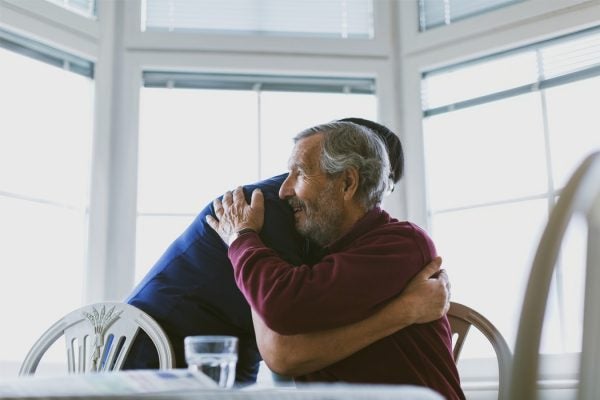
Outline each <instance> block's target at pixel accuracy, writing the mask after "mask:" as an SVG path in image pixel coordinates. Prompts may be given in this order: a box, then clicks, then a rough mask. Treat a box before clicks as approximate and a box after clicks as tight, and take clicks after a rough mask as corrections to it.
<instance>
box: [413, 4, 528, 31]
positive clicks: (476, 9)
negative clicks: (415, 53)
mask: <svg viewBox="0 0 600 400" xmlns="http://www.w3.org/2000/svg"><path fill="white" fill-rule="evenodd" d="M521 1H523V0H418V2H419V27H420V29H421V31H426V30H428V29H431V28H435V27H438V26H442V25H449V24H451V23H453V22H455V21H458V20H461V19H465V18H470V17H474V16H476V15H480V14H484V13H487V12H490V11H493V10H496V9H498V8H501V7H505V6H508V5H511V4H514V3H520V2H521Z"/></svg>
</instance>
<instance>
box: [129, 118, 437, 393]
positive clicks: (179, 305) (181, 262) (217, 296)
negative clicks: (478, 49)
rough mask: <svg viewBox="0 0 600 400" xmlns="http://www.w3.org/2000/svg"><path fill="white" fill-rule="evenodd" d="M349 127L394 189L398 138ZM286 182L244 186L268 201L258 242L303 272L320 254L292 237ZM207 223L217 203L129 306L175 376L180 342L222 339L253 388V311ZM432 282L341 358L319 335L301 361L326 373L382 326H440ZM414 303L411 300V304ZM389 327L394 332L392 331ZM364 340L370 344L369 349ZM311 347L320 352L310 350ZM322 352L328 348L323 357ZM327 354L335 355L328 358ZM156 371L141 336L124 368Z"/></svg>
mask: <svg viewBox="0 0 600 400" xmlns="http://www.w3.org/2000/svg"><path fill="white" fill-rule="evenodd" d="M345 121H349V122H354V123H358V124H360V125H363V126H366V127H367V128H370V129H372V130H373V131H374V132H376V133H377V134H378V136H379V137H381V138H382V139H383V141H384V142H385V144H386V147H387V150H388V152H389V157H390V164H391V175H390V184H391V185H393V183H395V182H398V180H399V179H400V177H401V176H402V173H403V164H404V159H403V152H402V146H401V144H400V141H399V139H398V138H397V136H396V135H395V134H394V133H393V132H391V131H390V130H389V129H387V128H386V127H384V126H383V125H380V124H377V123H375V122H372V121H368V120H363V119H358V118H347V119H345ZM286 177H287V174H282V175H279V176H275V177H272V178H269V179H266V180H263V181H261V182H258V183H254V184H251V185H246V186H244V192H245V194H246V195H247V196H249V194H250V193H252V192H253V191H254V189H257V188H258V189H261V191H262V193H263V195H264V200H265V222H264V227H263V229H262V230H261V235H260V236H261V239H262V240H263V242H264V243H265V244H266V245H267V246H268V247H270V248H272V249H274V250H275V251H277V253H278V254H279V256H280V257H282V258H283V259H284V260H286V261H287V262H289V263H290V264H293V265H300V264H302V263H303V262H307V261H310V260H311V259H314V258H315V257H318V256H317V255H316V254H317V253H318V251H319V249H318V248H317V247H316V246H314V245H313V244H312V243H310V242H308V241H307V240H305V239H303V238H301V237H300V236H299V234H298V233H297V232H296V231H295V229H294V220H293V214H292V210H291V209H290V207H289V205H288V204H287V202H285V201H282V200H281V199H279V194H278V192H279V188H280V186H281V184H282V182H283V181H284V180H285V179H286ZM248 200H249V198H248ZM207 215H212V216H214V215H215V213H214V209H213V205H212V202H211V204H209V205H207V206H206V207H205V208H204V209H203V210H202V211H201V212H200V213H199V214H198V216H197V217H196V218H195V219H194V221H193V222H192V223H191V225H190V226H189V227H188V228H187V229H186V230H185V231H184V232H183V234H182V235H181V236H179V238H177V239H176V240H175V241H174V242H173V243H172V244H171V245H170V246H169V247H168V249H167V250H166V252H165V253H164V254H163V255H162V257H160V259H159V260H158V261H157V262H156V264H155V265H154V266H153V268H152V269H151V270H150V271H149V272H148V273H147V275H146V276H145V277H144V278H143V279H142V281H141V282H140V283H139V284H138V285H137V287H136V288H135V289H134V290H133V292H132V293H131V294H130V295H129V297H128V298H127V300H126V301H127V302H128V303H129V304H132V305H134V306H136V307H138V308H140V309H141V310H143V311H145V312H146V313H148V314H149V315H150V316H152V317H153V318H154V319H155V320H156V321H157V322H158V323H159V324H160V325H161V327H162V328H163V329H164V330H165V332H166V334H167V335H168V336H169V339H170V341H171V344H172V346H173V350H174V352H175V360H176V366H177V367H178V368H185V367H186V363H185V357H184V351H183V339H184V338H185V337H186V336H194V335H215V334H218V335H231V336H236V337H238V339H239V350H238V362H237V366H236V384H237V385H245V384H249V383H253V382H255V381H256V375H257V372H258V366H259V362H260V360H261V356H260V353H259V351H258V348H257V345H256V337H255V333H254V329H253V323H252V316H251V312H250V307H249V305H248V303H247V301H246V300H245V298H244V296H243V295H242V293H241V292H240V290H239V289H238V287H237V286H236V283H235V281H234V277H233V268H232V265H231V262H230V261H229V258H228V256H227V245H226V244H225V243H224V242H223V241H222V240H221V238H220V237H219V235H218V234H217V233H216V232H215V231H214V230H213V229H212V228H211V227H210V226H209V225H208V223H207V222H206V216H207ZM434 264H435V263H434ZM438 268H439V264H438V265H433V266H432V267H431V266H430V267H429V269H427V270H426V271H425V272H427V271H429V274H431V273H433V272H435V271H436V270H437V269H438ZM428 277H429V276H428V275H426V276H421V277H419V278H420V280H417V279H415V290H413V291H410V290H407V295H406V296H404V295H403V296H400V297H399V298H398V299H397V300H396V301H395V302H393V304H390V306H389V307H388V308H387V311H386V309H384V310H382V313H384V312H387V313H388V314H390V313H395V316H394V317H393V318H384V319H379V320H378V319H377V317H371V318H369V319H367V320H365V321H363V322H362V323H359V324H357V326H356V327H355V328H353V329H352V330H351V331H350V332H356V336H357V338H356V340H353V341H352V340H350V339H349V338H348V330H346V332H344V340H345V341H346V345H345V346H343V347H344V349H343V350H335V349H334V348H332V347H331V346H327V343H330V342H331V339H332V338H336V337H337V336H335V335H336V334H338V333H336V332H325V333H323V334H322V336H319V337H317V336H316V335H314V336H312V337H304V338H298V340H299V343H298V346H299V347H300V349H301V350H302V351H299V352H298V353H302V354H304V353H305V354H306V357H311V356H315V354H314V353H317V356H319V357H323V360H322V361H319V364H318V365H321V364H322V366H324V365H327V364H328V363H331V362H334V361H337V360H339V359H341V358H344V357H345V356H347V355H349V354H351V353H352V352H354V351H358V350H360V349H361V348H362V347H364V346H366V345H368V344H370V343H371V342H373V341H375V340H378V339H380V338H381V337H383V336H384V333H385V332H386V329H382V327H383V326H384V324H385V326H386V328H387V329H390V328H394V329H396V328H397V329H400V328H402V327H404V326H406V325H410V324H411V323H415V322H426V321H428V320H433V319H436V318H439V316H440V315H441V314H442V313H444V312H445V311H446V310H447V303H448V289H447V277H446V276H445V275H444V274H442V275H441V277H442V278H441V279H439V280H438V279H427V278H428ZM419 289H422V291H421V292H420V291H419ZM432 292H433V293H434V294H435V295H434V296H432ZM410 295H412V296H413V297H411V298H409V296H410ZM415 300H418V301H415ZM407 305H411V308H412V310H410V313H409V312H408V311H405V309H406V308H407ZM382 315H383V314H382ZM391 320H393V321H394V324H396V326H394V324H391V323H390V321H391ZM383 321H385V322H383ZM350 328H352V326H350ZM362 329H367V330H366V331H362ZM364 332H372V333H373V335H375V336H373V337H372V338H370V339H367V338H368V337H369V335H366V334H365V333H364ZM328 335H329V336H328ZM365 340H371V341H370V342H367V343H364V341H365ZM306 343H309V344H311V347H310V348H309V347H306ZM313 343H314V344H317V346H315V347H312V344H313ZM318 344H324V345H325V346H324V347H325V350H323V346H322V347H320V346H318ZM328 352H331V354H327V353H328ZM157 367H158V356H157V354H156V351H155V350H154V345H153V344H152V342H151V340H150V339H149V337H148V336H147V335H145V334H143V333H140V334H139V335H138V337H137V338H136V340H135V343H134V344H133V346H132V348H131V350H130V352H129V354H128V357H127V360H126V363H125V366H124V368H125V369H154V368H157Z"/></svg>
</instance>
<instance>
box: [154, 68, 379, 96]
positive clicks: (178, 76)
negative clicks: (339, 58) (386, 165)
mask: <svg viewBox="0 0 600 400" xmlns="http://www.w3.org/2000/svg"><path fill="white" fill-rule="evenodd" d="M143 80H144V87H173V88H194V89H228V90H261V91H285V92H330V93H357V94H374V93H375V79H372V78H338V77H305V76H281V75H242V74H235V75H233V74H211V73H188V72H161V71H145V72H144V73H143Z"/></svg>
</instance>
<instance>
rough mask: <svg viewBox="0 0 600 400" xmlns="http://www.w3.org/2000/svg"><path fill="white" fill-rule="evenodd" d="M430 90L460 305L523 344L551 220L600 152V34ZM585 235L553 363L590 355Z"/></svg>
mask: <svg viewBox="0 0 600 400" xmlns="http://www.w3.org/2000/svg"><path fill="white" fill-rule="evenodd" d="M506 71H510V73H507V72H506ZM474 83H475V84H474ZM422 84H423V85H422V86H423V91H424V96H423V98H424V105H423V132H424V135H425V137H424V140H425V154H426V156H425V163H426V175H427V190H428V195H429V199H428V211H429V215H430V222H431V227H432V234H433V237H434V239H435V242H436V244H437V246H438V250H439V252H440V254H442V255H443V256H444V258H445V263H446V265H448V266H449V268H451V271H452V283H453V296H454V298H455V300H456V301H458V302H464V303H466V304H469V305H473V307H474V308H475V309H477V310H480V311H481V312H482V313H483V314H484V315H485V316H487V317H488V318H489V319H490V320H491V321H492V322H493V323H494V324H495V325H497V326H498V328H499V329H500V331H501V332H502V334H503V335H504V336H505V337H506V338H507V341H508V342H509V344H514V339H515V335H516V329H517V326H516V322H517V321H518V315H519V312H520V309H521V302H522V299H523V293H524V289H525V285H526V283H527V278H528V275H529V268H530V266H531V263H532V259H533V255H534V251H535V250H536V249H537V244H538V241H539V238H540V235H541V232H542V229H543V228H544V227H545V224H546V221H547V216H548V213H549V211H550V210H551V209H552V207H553V205H554V203H555V202H556V198H557V197H558V196H560V191H561V188H562V187H563V186H564V185H565V183H566V180H567V179H568V177H569V176H570V175H571V173H572V172H573V171H574V169H575V167H576V166H577V165H578V164H579V163H580V162H581V161H582V160H583V159H584V157H585V156H586V155H588V154H589V153H591V152H592V151H595V150H599V149H600V135H599V134H598V130H597V127H598V126H599V125H600V116H599V115H598V112H597V105H598V104H600V31H598V30H588V31H585V32H581V33H578V34H575V35H570V36H566V37H561V38H558V39H554V40H551V41H547V42H543V43H538V44H536V45H534V46H528V47H524V48H519V49H515V50H513V51H510V52H506V53H503V54H499V55H495V56H491V57H487V58H485V59H479V60H473V61H470V62H467V63H464V64H461V65H455V66H451V67H448V68H444V69H443V70H437V71H431V72H428V73H425V74H424V76H423V81H422ZM466 143H468V146H467V145H465V144H466ZM585 229H586V228H585V226H584V224H582V223H581V222H579V223H578V222H574V223H573V224H572V226H571V227H570V229H569V234H568V236H567V240H566V241H565V244H564V245H563V248H562V255H561V261H560V265H559V266H558V270H557V273H556V274H555V277H554V283H553V287H552V293H551V297H550V299H549V307H548V312H547V315H546V329H545V330H544V337H543V339H542V348H541V351H542V352H543V353H546V354H548V353H565V352H578V351H580V346H581V327H582V321H581V317H582V312H581V305H582V302H581V300H582V296H581V293H583V281H584V277H583V275H582V274H583V269H582V268H583V266H584V262H585V256H584V250H583V243H584V237H585ZM565 327H568V329H565ZM481 353H482V349H481V348H475V347H473V348H472V352H471V355H475V354H478V355H481ZM490 354H491V353H490ZM468 355H469V354H468V352H466V356H467V357H468Z"/></svg>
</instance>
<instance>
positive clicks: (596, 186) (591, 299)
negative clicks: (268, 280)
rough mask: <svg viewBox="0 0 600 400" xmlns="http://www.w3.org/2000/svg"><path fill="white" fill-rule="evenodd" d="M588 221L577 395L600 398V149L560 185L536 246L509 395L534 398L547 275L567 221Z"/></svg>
mask: <svg viewBox="0 0 600 400" xmlns="http://www.w3.org/2000/svg"><path fill="white" fill-rule="evenodd" d="M576 213H580V214H583V216H584V217H585V218H586V220H587V224H588V238H587V267H586V279H585V282H586V283H585V285H586V287H585V298H584V299H585V300H584V302H585V303H584V304H585V305H584V322H583V340H582V351H581V361H580V377H579V389H578V398H579V399H580V400H583V399H600V341H599V340H598V337H599V336H600V312H598V307H600V152H597V153H594V154H591V155H590V156H589V157H587V158H586V159H585V160H584V161H583V163H582V164H581V165H580V166H579V168H577V170H576V171H575V173H574V174H573V176H572V177H571V178H570V180H569V182H568V183H567V185H566V186H565V187H564V189H563V191H562V193H561V195H560V198H559V199H558V201H557V203H556V206H555V207H554V209H553V210H552V213H551V214H550V218H549V220H548V224H547V225H546V228H545V230H544V233H543V235H542V238H541V240H540V244H539V246H538V249H537V252H536V254H535V258H534V261H533V266H532V269H531V273H530V275H529V281H528V284H527V290H526V292H525V299H524V301H523V308H522V311H521V319H520V321H519V330H518V333H517V340H516V343H515V353H514V364H513V369H512V374H511V378H510V382H509V384H510V390H509V391H508V397H507V398H508V399H511V400H512V399H516V400H520V399H527V400H530V399H536V398H537V397H538V393H537V381H538V379H537V377H538V364H539V349H540V340H541V333H542V326H543V323H544V314H545V311H546V304H547V300H548V292H549V288H550V283H551V281H552V275H553V273H554V268H555V266H556V260H557V258H558V255H559V251H560V247H561V242H562V240H563V236H564V234H565V230H566V228H567V226H568V224H569V221H570V220H571V218H572V217H573V215H574V214H576Z"/></svg>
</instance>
